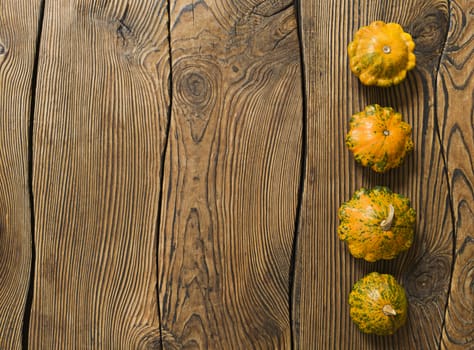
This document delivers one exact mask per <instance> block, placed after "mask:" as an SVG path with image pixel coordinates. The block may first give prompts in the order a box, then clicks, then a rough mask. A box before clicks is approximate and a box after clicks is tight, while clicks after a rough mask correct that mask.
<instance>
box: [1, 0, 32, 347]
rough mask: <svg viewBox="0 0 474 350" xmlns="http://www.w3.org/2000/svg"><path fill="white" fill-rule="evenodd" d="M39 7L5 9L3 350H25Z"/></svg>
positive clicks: (7, 5) (6, 5)
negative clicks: (30, 162)
mask: <svg viewBox="0 0 474 350" xmlns="http://www.w3.org/2000/svg"><path fill="white" fill-rule="evenodd" d="M39 9H40V6H39V1H16V0H15V1H13V0H12V1H10V0H6V1H2V2H1V4H0V349H21V336H22V328H23V316H24V313H25V303H26V298H27V293H28V286H29V280H30V267H31V258H32V249H31V248H32V244H31V240H32V239H31V210H30V200H29V184H28V181H29V179H28V177H29V176H28V149H29V139H28V135H29V120H30V112H31V99H32V95H31V91H32V83H33V78H32V77H33V71H34V59H35V49H36V33H37V26H38V17H39Z"/></svg>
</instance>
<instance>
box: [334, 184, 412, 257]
mask: <svg viewBox="0 0 474 350" xmlns="http://www.w3.org/2000/svg"><path fill="white" fill-rule="evenodd" d="M338 215H339V221H340V223H339V227H338V235H339V238H340V239H341V240H342V241H344V242H346V243H347V245H348V248H349V251H350V253H351V254H352V255H353V256H354V257H356V258H363V259H365V260H366V261H369V262H374V261H377V260H380V259H386V260H388V259H393V258H395V256H397V255H398V254H399V253H401V252H403V251H406V250H407V249H408V248H410V246H411V245H412V243H413V237H414V229H415V219H416V214H415V210H414V209H413V208H411V207H410V201H409V199H408V198H406V197H404V196H403V195H401V194H397V193H393V192H392V191H391V190H390V189H389V188H388V187H383V186H379V187H375V188H373V189H371V190H368V189H365V188H362V189H360V190H358V191H356V192H355V193H354V195H353V197H352V198H351V199H350V200H349V201H347V202H345V203H343V204H342V205H341V207H340V208H339V211H338Z"/></svg>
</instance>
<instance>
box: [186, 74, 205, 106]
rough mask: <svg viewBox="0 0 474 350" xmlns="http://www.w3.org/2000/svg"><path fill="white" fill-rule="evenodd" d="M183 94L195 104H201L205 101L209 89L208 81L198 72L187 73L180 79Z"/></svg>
mask: <svg viewBox="0 0 474 350" xmlns="http://www.w3.org/2000/svg"><path fill="white" fill-rule="evenodd" d="M182 85H183V86H182V88H183V93H184V94H185V95H186V97H187V98H188V99H189V100H192V101H193V102H194V103H195V104H201V103H203V102H204V101H205V100H206V96H207V95H208V94H209V92H208V90H209V88H210V84H209V81H207V79H206V77H204V76H203V75H202V74H200V72H189V73H188V74H186V75H185V76H184V77H183V79H182Z"/></svg>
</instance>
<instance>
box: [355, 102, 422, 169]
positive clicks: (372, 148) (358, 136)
mask: <svg viewBox="0 0 474 350" xmlns="http://www.w3.org/2000/svg"><path fill="white" fill-rule="evenodd" d="M349 126H350V130H349V132H348V134H347V136H346V145H347V146H348V147H349V150H350V151H352V153H353V154H354V157H355V160H356V161H357V162H359V163H361V164H362V165H363V166H368V167H371V168H372V170H374V171H376V172H378V173H383V172H386V171H387V170H389V169H393V168H396V167H398V166H399V165H400V164H401V163H402V162H403V160H404V158H405V156H406V154H407V153H408V152H410V151H411V150H412V149H413V141H412V139H411V136H410V135H411V126H410V125H409V124H408V123H406V122H404V121H403V120H402V115H401V114H400V113H397V112H395V111H394V110H393V109H392V108H391V107H381V106H379V105H378V104H373V105H368V106H367V107H366V108H365V109H364V110H363V111H362V112H359V113H356V114H354V115H353V116H352V117H351V119H350V123H349Z"/></svg>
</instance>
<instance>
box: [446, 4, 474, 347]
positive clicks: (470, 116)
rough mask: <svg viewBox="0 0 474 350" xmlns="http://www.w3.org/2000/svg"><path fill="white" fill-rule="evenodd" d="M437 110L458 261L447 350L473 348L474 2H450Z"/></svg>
mask: <svg viewBox="0 0 474 350" xmlns="http://www.w3.org/2000/svg"><path fill="white" fill-rule="evenodd" d="M450 7H451V8H450V9H451V11H450V13H451V25H450V32H449V36H448V41H447V45H446V48H445V50H444V55H443V58H442V61H441V66H440V71H439V78H438V91H437V92H438V93H437V96H438V100H437V101H438V103H437V112H438V119H439V124H440V127H439V130H440V134H441V140H442V143H443V146H444V150H445V152H446V162H447V167H448V174H449V185H450V188H451V198H452V201H453V214H454V219H455V237H456V243H455V250H454V253H455V261H454V268H453V276H452V278H451V289H450V293H449V302H448V307H447V309H446V320H445V327H444V329H443V339H442V346H441V348H442V349H450V350H451V349H474V289H473V283H474V159H473V155H474V58H473V51H474V21H473V18H472V16H473V14H474V3H473V2H472V1H467V0H454V1H451V2H450Z"/></svg>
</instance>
